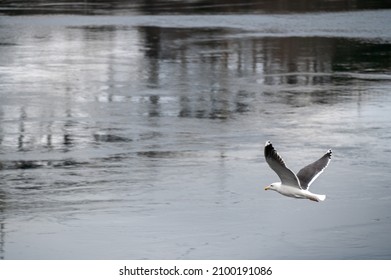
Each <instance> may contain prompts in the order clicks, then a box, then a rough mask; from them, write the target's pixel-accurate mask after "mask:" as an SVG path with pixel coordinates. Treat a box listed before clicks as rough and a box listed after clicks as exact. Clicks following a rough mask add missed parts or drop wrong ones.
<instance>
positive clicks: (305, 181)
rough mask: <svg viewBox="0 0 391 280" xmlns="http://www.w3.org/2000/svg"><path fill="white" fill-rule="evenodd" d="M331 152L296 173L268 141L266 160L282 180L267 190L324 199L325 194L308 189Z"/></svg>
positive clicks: (322, 168) (314, 199) (320, 171)
mask: <svg viewBox="0 0 391 280" xmlns="http://www.w3.org/2000/svg"><path fill="white" fill-rule="evenodd" d="M331 154H332V152H331V150H328V151H327V152H326V153H325V154H324V155H323V156H322V157H321V158H320V159H318V160H317V161H315V162H313V163H311V164H309V165H307V166H305V167H304V168H302V169H301V170H300V171H299V172H298V173H297V174H295V173H294V172H293V171H292V170H290V169H289V168H288V167H287V166H286V165H285V162H284V160H283V159H282V158H281V157H280V155H279V154H278V153H277V151H276V150H275V149H274V147H273V145H272V143H271V142H270V141H267V142H266V144H265V159H266V162H267V163H268V164H269V166H270V168H271V169H273V170H274V172H276V173H277V175H278V177H279V178H280V180H281V182H276V183H272V184H270V185H269V186H267V187H266V188H265V190H273V191H276V192H278V193H280V194H282V195H285V196H289V197H293V198H305V199H310V200H312V201H316V202H319V201H324V200H325V199H326V196H325V195H322V194H315V193H312V192H310V191H309V190H308V189H309V187H310V185H311V184H312V183H313V182H314V181H315V179H316V178H318V176H319V175H320V174H321V173H322V172H323V171H324V169H325V168H326V167H327V165H328V164H329V162H330V160H331Z"/></svg>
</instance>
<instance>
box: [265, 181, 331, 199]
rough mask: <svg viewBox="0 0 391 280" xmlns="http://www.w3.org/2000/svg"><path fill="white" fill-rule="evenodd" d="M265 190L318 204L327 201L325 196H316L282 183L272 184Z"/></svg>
mask: <svg viewBox="0 0 391 280" xmlns="http://www.w3.org/2000/svg"><path fill="white" fill-rule="evenodd" d="M265 190H273V191H276V192H278V193H280V194H282V195H285V196H288V197H293V198H306V199H309V200H312V201H316V202H319V201H324V200H325V199H326V195H324V194H316V193H312V192H310V191H308V190H302V189H299V188H297V187H292V186H288V185H282V184H281V182H276V183H273V184H270V185H269V186H267V187H266V188H265Z"/></svg>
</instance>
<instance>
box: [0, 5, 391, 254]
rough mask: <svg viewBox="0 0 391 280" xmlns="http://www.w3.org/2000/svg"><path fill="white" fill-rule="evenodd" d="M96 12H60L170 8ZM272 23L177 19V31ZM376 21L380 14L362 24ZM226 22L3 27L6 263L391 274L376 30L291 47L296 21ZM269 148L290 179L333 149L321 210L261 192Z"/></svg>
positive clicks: (305, 39) (1, 203) (150, 9)
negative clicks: (79, 261)
mask: <svg viewBox="0 0 391 280" xmlns="http://www.w3.org/2000/svg"><path fill="white" fill-rule="evenodd" d="M175 2H176V1H175ZM225 2H227V1H225ZM278 2H279V3H282V4H284V5H282V4H281V7H283V8H281V9H280V8H278V7H277V6H275V10H273V11H276V12H279V11H281V10H284V9H290V8H289V5H288V4H287V2H286V1H278ZM91 3H92V1H84V2H83V3H82V2H81V3H80V4H70V3H68V2H67V1H63V5H64V6H61V5H60V6H57V8H56V9H63V8H64V7H66V9H65V13H67V12H74V11H75V10H77V13H83V11H82V9H81V7H82V6H83V5H84V6H83V7H85V10H86V11H87V12H86V13H88V14H102V13H108V14H111V13H113V14H123V13H127V12H129V11H131V12H134V13H135V14H140V13H141V14H155V13H158V14H162V13H166V7H170V5H172V3H173V2H172V1H138V2H137V1H136V2H132V3H133V4H130V2H127V1H111V2H110V3H108V2H107V1H94V7H95V8H93V9H92V8H91V7H92V4H91ZM322 3H323V4H324V5H327V7H329V8H327V9H331V10H335V9H337V10H339V9H343V5H348V6H349V5H350V3H354V4H355V5H356V7H357V8H358V9H361V6H360V5H361V4H362V3H364V2H363V1H349V3H348V4H346V3H345V1H322ZM371 3H377V2H376V1H373V2H371ZM107 5H109V6H107ZM265 5H266V2H263V1H253V2H252V1H250V2H248V3H247V4H242V3H241V2H240V1H232V3H231V2H230V4H229V5H222V6H221V5H220V4H219V3H218V1H210V2H209V4H208V5H206V4H205V3H204V2H199V1H195V2H194V1H182V2H181V4H180V6H179V7H178V8H177V9H178V10H177V13H181V14H186V13H187V11H188V9H189V7H192V8H194V9H195V10H196V11H199V12H201V11H202V12H205V13H211V12H214V9H221V10H220V13H227V12H229V13H230V11H231V10H232V11H234V12H237V11H239V12H240V11H244V10H246V9H252V8H254V6H257V7H258V9H259V11H262V12H266V11H269V10H268V9H266V8H265V7H266V6H265ZM303 5H304V4H303ZM352 5H353V4H352ZM311 7H312V6H311ZM311 7H307V6H306V7H303V6H301V5H297V6H295V11H301V10H302V9H303V10H306V11H311V10H312V8H311ZM377 7H378V8H379V7H380V8H381V7H382V5H380V4H379V5H378V6H377ZM53 8H54V7H53V6H52V5H38V6H35V7H33V6H32V5H31V6H29V5H26V4H25V3H23V5H21V4H19V3H18V2H12V3H11V2H9V3H6V4H2V6H1V9H2V11H3V12H4V13H6V14H8V15H12V14H13V13H17V14H24V13H38V14H39V13H45V11H46V12H50V13H52V12H54V13H56V11H53ZM108 8H110V9H108ZM348 8H350V6H349V7H348ZM123 9H124V10H123ZM243 9H244V10H243ZM270 9H272V8H270ZM62 11H63V10H62ZM373 13H375V14H377V15H378V16H379V18H381V19H384V18H386V13H387V12H386V11H379V12H378V13H377V12H374V11H370V12H360V15H361V16H363V17H364V18H368V17H372V15H373ZM220 16H221V18H220V20H222V21H223V22H225V23H224V24H222V23H220V24H219V25H218V26H216V24H215V22H216V18H215V17H213V16H205V17H204V18H202V19H195V18H193V17H192V18H191V20H192V21H193V20H196V21H197V20H198V21H197V22H191V23H189V18H188V17H187V16H184V17H183V16H182V17H181V16H173V17H174V18H173V17H172V16H168V17H165V16H163V17H158V18H157V17H154V16H150V17H131V22H128V21H126V20H127V18H126V19H125V18H122V17H120V16H119V17H118V16H111V17H107V18H105V19H106V20H108V22H100V23H99V19H100V18H99V17H98V16H94V17H80V16H79V17H68V16H58V17H56V18H57V19H59V23H58V24H52V23H54V22H56V21H55V20H54V21H53V18H51V17H46V16H42V15H41V16H35V17H24V18H21V19H20V20H21V21H20V22H19V23H16V21H15V17H3V18H0V49H1V53H2V55H1V56H0V81H1V82H0V156H1V158H0V176H1V177H0V178H1V181H0V258H7V259H13V258H16V259H19V258H25V259H39V258H45V259H47V258H54V259H56V258H60V259H61V258H75V256H77V257H78V258H98V259H100V258H117V259H118V258H120V259H121V258H125V259H126V258H133V259H140V258H171V259H172V258H184V259H192V258H201V259H202V258H243V259H244V258H247V259H248V258H258V259H259V258H287V259H289V258H299V259H300V258H304V259H306V258H307V259H308V258H310V259H311V258H313V259H319V258H344V259H345V258H347V259H351V258H370V259H379V258H389V257H390V254H389V252H390V249H391V248H390V247H389V246H388V245H386V246H385V245H384V244H391V243H390V242H389V236H388V234H386V233H388V232H389V230H390V229H391V228H390V227H391V223H390V221H391V220H390V216H389V214H388V213H389V207H390V206H391V205H390V201H391V200H390V199H391V194H390V187H389V186H388V176H389V175H388V173H389V172H388V170H389V168H390V167H391V166H390V163H389V161H388V158H389V156H390V152H391V151H390V149H388V142H389V139H390V138H391V134H390V131H391V130H390V122H389V120H390V114H389V110H388V106H389V105H390V104H391V103H390V102H391V99H390V96H389V94H388V93H389V89H390V85H391V75H390V69H391V67H390V66H391V65H390V61H391V52H390V41H389V40H390V38H391V36H390V34H388V33H382V32H383V30H384V29H383V26H382V24H380V23H379V22H376V23H372V25H371V24H368V26H367V29H366V31H365V32H367V33H362V30H358V29H353V30H352V35H349V36H348V37H344V36H341V35H340V33H338V30H336V31H330V30H329V31H328V32H329V33H327V34H332V35H331V36H321V35H320V34H322V33H321V32H323V31H322V28H323V27H324V26H330V25H332V23H331V22H332V21H333V19H334V17H335V16H338V15H336V14H333V13H330V14H322V15H321V18H322V21H323V22H321V23H319V24H316V23H314V25H313V26H311V27H308V29H303V30H302V31H300V32H301V33H300V36H291V35H290V33H289V32H287V31H286V30H287V29H285V27H284V26H285V20H287V21H290V22H295V23H296V24H297V25H298V26H300V27H301V26H303V25H304V22H305V20H302V19H301V17H298V18H296V17H295V16H292V15H280V16H279V17H276V18H274V19H273V20H274V21H272V22H270V23H269V25H270V26H271V28H269V27H267V30H266V29H265V30H263V31H262V33H256V32H254V24H253V22H252V21H251V20H255V21H256V22H258V21H259V22H258V23H261V22H263V19H262V18H258V17H254V18H251V20H250V19H249V18H248V17H247V16H241V15H234V16H232V15H228V16H223V15H220ZM307 16H308V15H307ZM310 16H311V15H310ZM346 16H347V19H349V20H351V19H354V18H355V14H354V13H351V14H346ZM173 19H175V20H173ZM23 20H25V21H23ZM94 20H97V21H96V22H95V23H94ZM154 20H157V21H156V22H158V23H159V24H151V23H150V21H154ZM292 20H293V21H292ZM67 22H71V23H69V24H68V23H67ZM201 22H202V25H201V27H197V26H199V24H200V23H201ZM238 22H240V23H241V24H242V25H241V28H239V29H238V28H236V27H235V26H236V24H237V23H238ZM380 22H381V20H380ZM326 23H328V24H329V25H327V24H326ZM224 25H226V27H224ZM345 27H346V26H345ZM368 30H370V32H369V31H368ZM380 31H381V32H380ZM264 32H268V33H267V35H265V33H264ZM330 32H331V33H330ZM333 32H334V33H333ZM276 34H278V36H276ZM295 34H296V33H295ZM314 34H316V35H314ZM344 34H345V33H344ZM363 34H364V35H363ZM371 34H375V36H374V37H372V35H371ZM379 34H381V35H379ZM361 36H364V37H361ZM267 139H271V140H272V141H273V142H274V143H276V146H278V147H281V152H282V153H283V154H284V155H286V158H287V162H292V168H293V169H295V170H296V169H297V168H299V167H301V166H302V165H304V164H305V163H308V161H309V160H312V159H315V158H317V157H318V155H319V154H321V153H322V152H323V151H324V150H327V149H328V148H333V149H334V151H335V160H334V161H333V162H332V164H331V165H330V167H329V170H327V172H325V173H324V175H322V177H324V179H319V183H318V182H317V186H314V188H316V191H317V192H322V193H323V192H324V193H326V194H327V195H328V199H327V201H326V202H325V203H324V204H317V205H315V204H311V203H310V204H306V203H296V201H294V200H286V199H283V198H281V197H276V196H272V195H270V194H267V195H265V194H264V193H263V192H261V190H262V188H260V187H262V186H263V185H265V184H268V183H270V182H271V181H272V180H273V176H274V174H273V173H272V172H271V171H270V169H268V168H267V166H266V165H265V163H264V161H263V159H262V147H263V143H264V142H265V141H266V140H267ZM303 145H305V147H306V148H307V150H306V157H308V160H307V158H305V159H300V157H299V156H298V154H299V155H301V154H303V152H302V151H301V149H302V147H303ZM297 151H300V152H299V153H298V152H297ZM295 162H296V163H297V166H295ZM366 174H368V175H366ZM274 179H275V178H274ZM373 180H375V182H374V181H373ZM368 185H371V186H373V185H376V186H378V187H374V188H373V190H372V192H371V193H368V191H367V186H368ZM321 190H323V191H321ZM352 190H355V191H354V192H352ZM301 202H302V201H301ZM299 213H300V214H299ZM330 213H334V214H330ZM335 213H339V214H338V215H337V214H335ZM341 213H342V214H341ZM297 216H300V217H301V218H300V220H298V219H297ZM315 217H317V218H316V219H315ZM319 221H321V222H319ZM288 232H289V234H287V233H288ZM383 233H384V234H383ZM368 236H376V238H371V239H369V238H368ZM271 237H273V238H271ZM296 237H300V238H305V239H306V240H307V243H306V244H307V245H303V244H298V243H297V242H296V241H295V240H298V239H300V238H296ZM265 240H268V242H267V243H265ZM270 240H275V242H272V241H270ZM320 240H322V242H320ZM98 243H99V244H100V246H96V244H98ZM61 244H66V247H65V246H62V245H61ZM319 244H321V245H319ZM97 247H99V248H97ZM129 248H131V250H130V249H129ZM298 248H300V250H299V252H298V250H297V249H298Z"/></svg>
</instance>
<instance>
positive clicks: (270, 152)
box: [265, 141, 301, 188]
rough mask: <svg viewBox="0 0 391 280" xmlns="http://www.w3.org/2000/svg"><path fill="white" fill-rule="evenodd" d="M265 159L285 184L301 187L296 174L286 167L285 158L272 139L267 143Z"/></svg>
mask: <svg viewBox="0 0 391 280" xmlns="http://www.w3.org/2000/svg"><path fill="white" fill-rule="evenodd" d="M265 159H266V162H267V163H268V164H269V166H270V168H271V169H273V170H274V172H276V173H277V175H278V177H279V178H280V180H281V183H282V184H283V185H288V186H292V187H297V188H301V187H300V181H299V179H298V178H297V176H296V174H295V173H293V172H292V170H290V169H289V168H288V167H286V165H285V162H284V160H283V159H282V158H281V157H280V155H279V154H278V153H277V151H276V150H275V149H274V147H273V145H272V143H271V142H270V141H267V142H266V144H265Z"/></svg>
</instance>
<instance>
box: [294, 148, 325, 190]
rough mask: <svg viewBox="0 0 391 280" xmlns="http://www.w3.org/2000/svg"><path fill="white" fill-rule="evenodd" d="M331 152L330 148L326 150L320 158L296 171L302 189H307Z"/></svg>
mask: <svg viewBox="0 0 391 280" xmlns="http://www.w3.org/2000/svg"><path fill="white" fill-rule="evenodd" d="M331 154H332V152H331V150H328V151H327V153H325V154H324V155H323V156H322V157H321V158H320V159H318V160H317V161H315V162H313V163H311V164H309V165H307V166H306V167H303V168H302V169H301V170H300V171H299V172H298V173H297V177H298V178H299V180H300V185H301V187H302V189H304V190H307V189H308V188H309V187H310V185H311V184H312V182H313V181H315V179H316V178H318V176H319V175H320V174H321V173H322V172H323V170H324V169H325V168H326V167H327V165H328V164H329V162H330V160H331Z"/></svg>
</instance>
